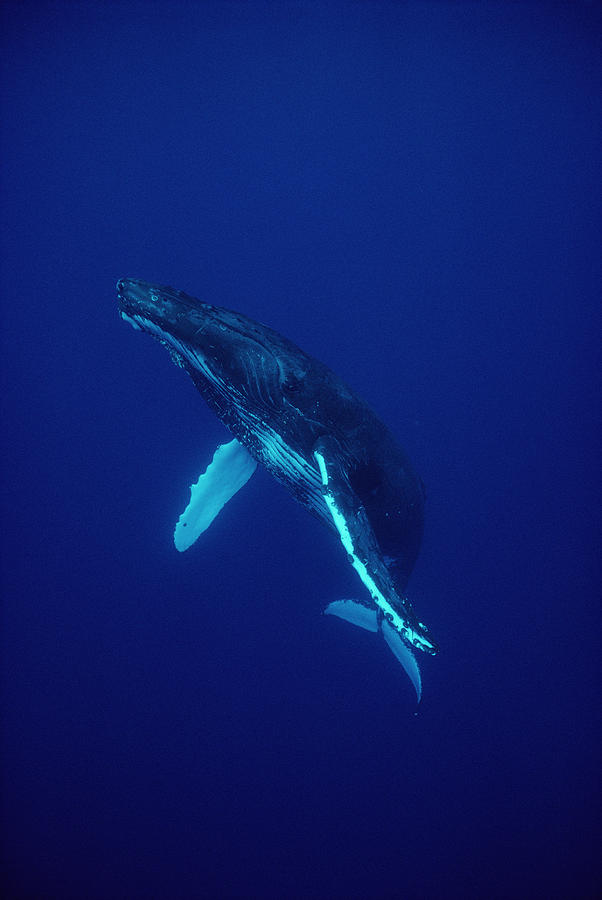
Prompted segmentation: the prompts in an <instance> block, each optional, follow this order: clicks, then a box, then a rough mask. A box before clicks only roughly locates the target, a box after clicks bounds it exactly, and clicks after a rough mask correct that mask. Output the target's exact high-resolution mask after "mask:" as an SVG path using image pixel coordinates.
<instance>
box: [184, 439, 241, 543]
mask: <svg viewBox="0 0 602 900" xmlns="http://www.w3.org/2000/svg"><path fill="white" fill-rule="evenodd" d="M256 468H257V462H256V461H255V459H253V457H252V456H251V454H250V453H248V451H247V450H245V448H244V447H243V445H242V444H240V443H239V442H238V441H237V440H236V439H235V440H233V441H230V443H228V444H221V445H220V446H219V447H218V448H217V450H216V451H215V453H214V455H213V459H212V461H211V463H210V464H209V465H208V466H207V469H206V470H205V472H203V474H202V475H201V476H200V478H199V480H198V481H197V482H196V484H193V485H191V487H190V502H189V504H188V506H187V507H186V509H185V510H184V512H183V513H182V515H181V516H180V518H179V519H178V522H177V525H176V529H175V532H174V543H175V545H176V549H177V550H180V551H183V550H187V549H188V548H189V547H190V546H191V545H192V544H194V542H195V541H196V539H197V538H198V537H199V535H201V534H202V533H203V531H205V530H206V529H207V528H208V527H209V525H211V523H212V522H213V520H214V519H215V517H216V516H217V514H218V513H219V511H220V509H222V508H223V507H224V506H225V504H226V503H227V502H228V500H230V499H231V498H232V497H233V496H234V494H236V492H237V491H239V490H240V489H241V487H242V486H243V485H245V484H246V483H247V481H248V480H249V478H250V477H251V475H252V474H253V472H254V471H255V469H256Z"/></svg>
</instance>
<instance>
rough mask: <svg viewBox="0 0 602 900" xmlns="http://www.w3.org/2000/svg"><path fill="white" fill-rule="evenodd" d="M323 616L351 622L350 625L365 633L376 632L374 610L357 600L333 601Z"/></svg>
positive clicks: (376, 622) (376, 625)
mask: <svg viewBox="0 0 602 900" xmlns="http://www.w3.org/2000/svg"><path fill="white" fill-rule="evenodd" d="M324 615H325V616H336V617H337V618H339V619H344V620H345V621H346V622H351V624H352V625H358V626H359V627H360V628H365V629H366V631H373V632H377V631H378V621H377V613H376V609H368V607H367V606H364V605H363V604H362V603H358V602H357V600H334V601H333V602H332V603H329V604H328V606H327V607H326V609H325V610H324Z"/></svg>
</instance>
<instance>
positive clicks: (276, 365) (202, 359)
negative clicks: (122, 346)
mask: <svg viewBox="0 0 602 900" xmlns="http://www.w3.org/2000/svg"><path fill="white" fill-rule="evenodd" d="M117 294H118V299H119V310H120V313H121V317H122V318H123V319H124V320H125V321H127V322H129V323H130V324H131V325H132V326H133V327H134V328H136V329H139V330H141V331H146V332H148V333H149V334H151V335H152V336H153V337H155V338H156V339H157V340H159V341H160V342H161V343H162V344H164V345H165V346H166V347H167V348H168V350H169V351H170V353H171V355H172V358H173V359H174V360H175V362H177V363H178V364H179V365H181V366H182V367H183V368H185V369H186V370H187V371H188V372H189V374H190V375H191V376H192V377H193V379H194V381H195V383H196V384H197V386H198V387H199V388H200V389H203V393H205V394H206V395H207V393H210V394H212V395H213V398H214V400H215V401H216V402H219V400H220V398H221V399H222V400H223V401H224V402H226V403H231V402H235V403H236V405H237V407H238V408H241V407H244V408H245V409H248V410H252V411H254V412H255V413H256V414H260V415H265V414H266V412H268V411H269V412H270V413H271V414H272V415H273V414H274V413H276V412H277V411H278V410H279V409H280V408H281V406H282V404H283V398H284V397H285V396H287V395H293V394H294V392H295V388H296V385H297V384H298V383H299V382H300V381H301V379H304V377H305V375H306V370H307V369H308V368H310V367H311V364H312V363H313V362H314V361H313V360H310V358H309V357H307V365H304V357H303V355H300V354H299V351H298V350H297V348H294V345H292V344H290V342H289V341H287V340H286V338H283V337H282V336H281V335H279V334H278V333H277V332H275V331H273V330H272V329H271V328H268V327H267V326H265V325H261V324H260V323H258V322H255V321H253V320H252V319H248V318H247V317H246V316H243V315H241V314H240V313H236V312H232V311H231V310H228V309H224V308H222V307H219V306H212V305H211V304H209V303H204V302H202V301H201V300H197V299H196V298H194V297H191V296H189V295H188V294H185V293H183V292H182V291H177V290H174V289H173V288H171V287H164V286H160V285H154V284H148V283H147V282H145V281H140V280H138V279H133V278H123V279H120V280H119V281H118V282H117ZM291 348H292V349H293V350H294V351H295V352H294V353H292V352H291ZM207 399H209V397H208V398H207Z"/></svg>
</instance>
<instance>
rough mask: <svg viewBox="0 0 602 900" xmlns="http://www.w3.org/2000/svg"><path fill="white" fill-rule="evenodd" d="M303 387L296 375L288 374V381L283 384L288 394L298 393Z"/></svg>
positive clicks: (283, 388)
mask: <svg viewBox="0 0 602 900" xmlns="http://www.w3.org/2000/svg"><path fill="white" fill-rule="evenodd" d="M300 388H301V382H300V381H299V379H298V378H295V376H294V375H287V377H286V381H285V382H284V384H283V385H282V390H283V391H284V392H285V393H287V394H296V393H297V391H298V390H299V389H300Z"/></svg>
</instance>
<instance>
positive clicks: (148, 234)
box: [0, 0, 601, 900]
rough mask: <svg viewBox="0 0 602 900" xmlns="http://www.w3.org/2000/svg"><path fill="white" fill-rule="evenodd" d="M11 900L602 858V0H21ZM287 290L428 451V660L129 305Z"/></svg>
mask: <svg viewBox="0 0 602 900" xmlns="http://www.w3.org/2000/svg"><path fill="white" fill-rule="evenodd" d="M0 30H1V36H0V66H1V85H0V99H1V104H2V108H1V116H2V122H1V145H0V150H1V173H0V178H1V185H0V186H1V192H2V193H1V209H0V215H1V221H0V240H1V246H0V252H1V263H0V292H1V304H2V311H1V325H2V327H1V335H2V363H1V368H2V392H1V396H2V443H3V462H2V475H3V488H2V541H1V548H2V706H3V709H2V760H1V768H2V780H3V784H2V810H3V812H2V844H3V864H2V879H3V896H4V897H6V898H10V900H193V898H209V900H211V898H282V900H287V898H291V900H294V898H308V900H309V898H314V900H316V898H318V900H320V898H326V900H328V898H333V900H336V898H361V900H371V898H375V900H380V898H401V900H413V898H417V900H451V898H465V900H471V898H479V900H480V898H487V900H490V898H491V900H502V898H503V900H515V898H516V900H523V898H525V900H526V898H529V900H538V898H545V900H554V898H556V900H586V898H594V897H596V896H598V892H599V890H600V867H599V856H598V851H599V839H600V818H599V807H600V768H599V765H600V737H601V733H600V718H599V714H600V678H599V676H600V649H601V648H600V614H599V588H600V567H599V558H598V550H599V538H600V515H599V509H600V480H599V474H600V470H599V462H600V453H599V451H600V444H599V438H600V430H599V429H600V417H599V410H600V407H599V398H600V355H599V341H600V320H599V300H600V258H599V238H600V204H599V168H598V165H599V158H598V152H599V144H600V87H601V77H600V74H601V73H600V6H599V4H598V3H597V2H593V3H586V2H579V0H574V2H567V3H552V2H543V0H542V2H533V3H531V2H501V0H500V2H487V0H482V2H460V0H458V2H443V0H442V2H435V0H432V2H426V0H425V2H408V3H404V2H397V3H386V2H348V3H339V2H336V3H335V2H313V3H312V2H270V3H268V2H246V3H244V2H229V0H224V2H221V3H216V2H196V3H192V2H177V0H173V2H153V0H148V2H129V0H123V2H89V0H82V2H48V3H46V2H32V0H25V2H14V0H9V2H4V3H3V4H2V7H1V8H0ZM121 276H133V277H138V278H143V279H146V280H148V281H155V282H159V283H162V284H172V285H174V286H175V287H178V288H181V289H183V290H185V291H188V292H189V293H191V294H193V295H195V296H198V297H200V298H202V299H204V300H207V301H208V302H210V303H214V304H217V305H222V306H226V307H230V308H233V309H237V310H239V311H241V312H243V313H245V314H246V315H248V316H251V317H252V318H255V319H258V320H259V321H261V322H265V323H266V324H269V325H271V326H272V327H274V328H276V329H277V330H278V331H280V332H282V333H283V334H285V335H286V336H287V337H289V338H291V339H292V340H293V341H295V342H296V343H297V344H299V345H300V346H301V347H303V348H304V349H305V350H306V351H308V352H310V353H311V354H313V355H314V356H316V357H318V358H319V359H321V360H323V361H324V362H325V363H327V364H328V365H329V366H330V367H331V368H332V369H334V370H335V371H336V372H337V373H338V374H339V375H341V376H342V377H343V378H344V379H345V380H346V381H348V382H349V384H350V385H351V386H352V387H353V388H354V389H355V390H356V391H357V392H358V393H359V394H360V395H362V396H363V397H364V398H365V399H366V400H367V401H368V402H369V403H370V404H371V405H372V407H373V408H374V410H375V411H376V412H377V413H378V415H379V416H380V417H381V418H382V419H383V420H384V421H385V422H386V423H387V424H388V425H389V427H390V428H391V430H392V432H393V433H394V434H395V435H396V436H397V438H398V439H399V441H400V443H401V444H402V446H403V447H404V448H405V449H406V451H407V453H408V454H409V456H410V458H411V459H412V461H413V463H414V466H415V468H416V469H417V471H418V472H419V473H420V475H421V477H422V478H423V480H424V482H425V484H426V490H427V508H426V529H425V537H424V542H423V546H422V551H421V554H420V557H419V560H418V563H417V566H416V568H415V570H414V573H413V575H412V577H411V579H410V582H409V586H408V593H409V596H410V598H411V600H412V601H413V603H414V605H415V607H416V610H417V612H418V615H419V617H420V618H421V619H422V621H424V622H426V623H427V624H428V625H429V627H430V629H431V631H432V633H433V635H434V637H435V638H436V639H437V641H438V642H439V644H440V647H441V650H440V653H439V655H438V656H437V657H435V658H428V657H425V656H423V657H422V659H421V662H422V676H423V699H422V702H421V704H420V706H419V707H418V708H417V707H416V702H415V697H414V694H413V689H412V687H411V684H410V683H409V681H408V679H407V677H406V676H405V675H404V673H403V671H402V670H401V668H400V667H399V665H398V664H397V662H396V660H395V659H394V658H393V656H392V655H391V654H390V653H389V652H388V650H387V649H386V647H385V646H384V644H383V643H382V641H379V640H377V639H376V638H375V636H373V635H370V634H367V633H364V632H362V631H360V630H359V629H354V628H352V627H351V626H350V625H348V624H347V623H344V622H340V621H338V620H336V619H334V618H330V617H324V616H323V615H322V610H323V608H324V607H325V605H326V604H327V603H329V602H330V601H332V600H335V599H339V598H341V597H353V596H359V595H360V594H361V591H362V587H361V585H360V583H359V580H358V579H357V576H356V575H355V573H354V572H353V571H352V569H351V568H350V566H349V565H348V563H347V560H346V557H345V553H344V551H343V550H342V548H341V546H340V544H339V542H338V541H337V540H336V538H335V537H334V536H333V535H332V534H330V533H329V532H328V531H327V530H326V529H325V528H323V527H322V526H321V525H320V524H319V523H318V522H317V521H316V520H314V519H313V518H312V517H311V516H310V515H308V513H307V512H306V511H305V510H304V509H302V508H301V507H300V506H298V505H297V504H295V503H294V501H293V500H292V499H291V498H290V497H289V496H288V494H287V493H286V492H285V491H284V490H283V489H282V488H281V487H280V486H279V485H278V484H277V483H276V482H275V481H274V480H273V479H272V478H271V477H270V476H269V475H268V473H267V472H265V471H259V470H258V472H257V473H256V474H255V475H254V476H253V478H252V479H251V480H250V482H249V484H248V485H247V486H246V487H245V488H244V489H243V490H242V491H241V492H240V494H238V495H237V496H236V497H235V498H234V499H233V500H232V501H231V502H230V503H229V504H228V505H227V506H226V508H225V509H224V510H223V512H222V513H221V514H220V516H219V517H218V518H217V519H216V521H215V522H214V523H213V525H212V526H211V528H210V529H209V530H208V531H207V532H206V534H205V535H203V537H202V538H201V539H200V540H199V542H198V543H197V544H195V545H194V546H193V547H192V548H191V549H190V550H188V551H187V552H186V553H184V554H179V553H177V552H176V551H175V549H174V547H173V541H172V534H173V527H174V524H175V522H176V520H177V518H178V516H179V515H180V513H181V512H182V510H183V509H184V507H185V505H186V503H187V501H188V497H189V485H190V484H191V483H192V482H193V481H195V480H196V478H197V477H198V475H199V474H200V472H201V471H202V470H203V469H204V467H205V466H206V465H207V463H208V462H209V461H210V459H211V456H212V454H213V452H214V450H215V448H216V446H217V445H218V444H219V443H220V442H223V441H225V440H227V439H228V433H227V432H226V430H225V428H224V426H223V425H222V424H221V423H220V422H219V421H218V419H217V418H216V417H215V416H214V415H213V414H212V413H211V412H210V411H209V409H208V408H207V406H206V405H205V404H204V402H203V400H202V399H201V397H200V396H199V395H198V394H197V392H196V390H195V389H194V387H193V385H192V383H191V382H190V380H189V379H188V378H187V376H186V374H185V373H184V372H182V371H181V370H180V369H178V368H177V367H175V366H174V365H173V364H172V363H171V361H170V359H169V357H168V355H167V354H166V353H165V352H164V351H163V350H162V349H161V348H160V347H159V346H158V345H157V344H156V343H155V342H154V341H152V340H151V339H150V338H148V337H147V336H146V335H140V334H137V333H135V332H134V331H133V330H132V329H131V328H129V327H128V326H127V325H125V324H124V323H123V322H121V321H120V319H119V316H118V312H117V302H116V293H115V283H116V281H117V279H118V278H119V277H121Z"/></svg>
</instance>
